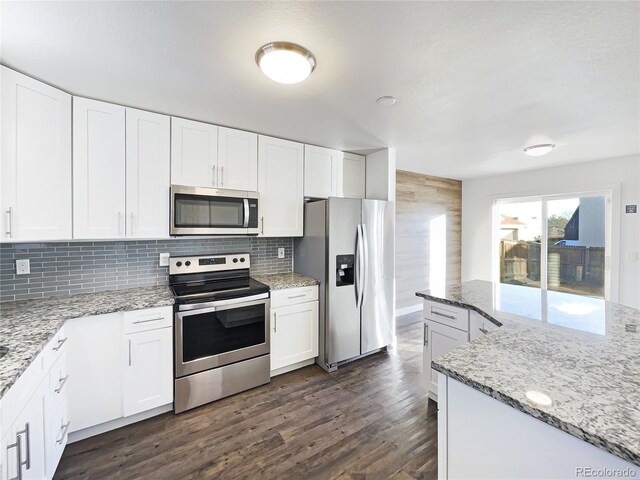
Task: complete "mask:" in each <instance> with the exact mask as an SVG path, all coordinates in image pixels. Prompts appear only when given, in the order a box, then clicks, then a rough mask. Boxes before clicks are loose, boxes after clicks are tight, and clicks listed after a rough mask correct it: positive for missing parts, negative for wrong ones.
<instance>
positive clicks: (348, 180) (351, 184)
mask: <svg viewBox="0 0 640 480" xmlns="http://www.w3.org/2000/svg"><path fill="white" fill-rule="evenodd" d="M365 158H366V157H364V156H363V155H356V154H355V153H346V152H345V153H344V154H343V157H342V166H341V170H340V172H341V174H340V177H341V181H340V185H339V186H338V189H339V194H338V196H339V197H345V198H364V196H365V179H366V170H365Z"/></svg>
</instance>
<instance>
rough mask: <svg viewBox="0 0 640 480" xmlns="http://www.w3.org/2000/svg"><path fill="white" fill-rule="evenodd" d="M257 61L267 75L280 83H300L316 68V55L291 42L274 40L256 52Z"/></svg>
mask: <svg viewBox="0 0 640 480" xmlns="http://www.w3.org/2000/svg"><path fill="white" fill-rule="evenodd" d="M256 63H257V64H258V66H259V67H260V70H262V73H264V74H265V75H266V76H267V77H269V78H270V79H271V80H273V81H275V82H278V83H286V84H291V83H298V82H301V81H303V80H304V79H305V78H307V77H308V76H309V75H310V74H311V72H313V70H314V68H316V57H314V56H313V53H311V52H310V51H309V50H307V49H306V48H304V47H302V46H300V45H297V44H295V43H291V42H272V43H267V44H266V45H263V46H262V47H260V48H259V49H258V51H257V52H256Z"/></svg>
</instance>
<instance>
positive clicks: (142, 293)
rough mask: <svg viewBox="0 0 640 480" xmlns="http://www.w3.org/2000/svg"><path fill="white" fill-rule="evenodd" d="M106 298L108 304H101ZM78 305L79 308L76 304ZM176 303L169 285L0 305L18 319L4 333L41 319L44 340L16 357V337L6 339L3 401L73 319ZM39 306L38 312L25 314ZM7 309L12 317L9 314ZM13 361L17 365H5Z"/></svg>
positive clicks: (0, 391) (0, 362)
mask: <svg viewBox="0 0 640 480" xmlns="http://www.w3.org/2000/svg"><path fill="white" fill-rule="evenodd" d="M100 299H104V301H102V302H101V301H99V300H100ZM56 304H60V305H67V308H65V309H56V308H55V306H56ZM74 304H75V305H74ZM173 304H174V297H173V294H172V292H171V290H170V289H169V287H167V286H161V287H140V288H132V289H124V290H111V291H107V292H100V293H87V294H78V295H70V296H65V297H49V298H44V299H34V300H20V301H16V302H13V301H11V302H0V312H1V313H2V315H3V316H5V317H6V316H9V317H14V318H12V319H11V320H9V321H7V320H6V318H5V319H4V320H3V321H4V322H5V323H0V327H4V328H0V330H5V331H10V330H11V328H9V327H7V326H6V325H7V323H12V322H17V323H21V322H24V321H26V322H28V321H31V322H33V319H34V318H37V319H38V320H40V321H41V322H42V323H43V326H42V328H41V329H39V331H40V332H42V333H43V337H42V338H40V339H38V341H37V342H34V343H33V344H31V345H29V346H28V347H27V350H26V352H23V355H19V356H18V358H13V356H12V355H11V354H12V350H15V348H16V347H13V346H12V345H11V342H12V341H14V342H15V341H16V340H15V339H12V338H8V339H7V338H3V345H5V346H7V347H8V349H9V352H8V353H7V355H6V356H5V357H3V358H1V359H0V367H2V369H3V372H2V373H3V374H5V373H6V377H5V378H0V399H1V398H2V397H3V396H4V395H5V394H6V393H7V391H9V389H10V388H11V387H12V386H13V385H14V384H15V383H16V381H17V380H18V379H19V378H20V375H22V374H23V373H24V371H25V370H26V369H27V368H28V367H29V365H31V363H32V362H33V361H34V360H35V359H36V357H37V356H38V355H39V354H40V352H42V350H43V349H44V347H45V345H46V344H47V343H48V342H49V341H50V340H51V339H52V338H53V337H54V336H55V335H56V334H57V333H58V331H59V330H60V328H62V326H63V325H64V324H65V323H66V321H67V320H71V319H73V318H82V317H89V316H94V315H104V314H108V313H116V312H124V311H130V310H140V309H144V308H154V307H162V306H171V305H173ZM38 305H39V306H40V307H41V308H42V309H45V311H46V312H47V313H46V314H42V313H41V311H39V310H38V309H37V306H38ZM33 306H36V309H35V311H28V312H27V311H22V309H25V310H27V309H31V308H32V307H33ZM7 310H8V311H9V314H8V315H7ZM11 360H13V361H14V362H15V363H14V364H9V365H5V363H6V362H8V361H11Z"/></svg>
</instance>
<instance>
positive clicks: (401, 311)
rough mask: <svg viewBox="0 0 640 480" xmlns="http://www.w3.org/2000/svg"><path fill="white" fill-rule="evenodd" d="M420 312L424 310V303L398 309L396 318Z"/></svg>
mask: <svg viewBox="0 0 640 480" xmlns="http://www.w3.org/2000/svg"><path fill="white" fill-rule="evenodd" d="M420 310H422V303H418V304H416V305H411V306H409V307H404V308H398V309H397V310H396V317H399V316H400V315H406V314H407V313H413V312H419V311H420Z"/></svg>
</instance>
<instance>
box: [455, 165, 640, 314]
mask: <svg viewBox="0 0 640 480" xmlns="http://www.w3.org/2000/svg"><path fill="white" fill-rule="evenodd" d="M611 186H619V192H620V198H619V199H617V198H616V197H615V195H614V199H613V206H612V207H613V215H612V217H613V218H612V222H613V223H612V228H613V231H614V232H619V234H618V235H617V238H618V240H619V245H618V252H619V262H620V265H619V282H618V281H617V280H618V279H613V278H612V281H611V285H612V287H614V286H615V285H616V284H618V293H619V295H618V301H619V302H620V303H623V304H625V305H630V306H633V307H636V308H640V261H638V260H632V259H631V258H630V255H632V254H633V253H635V254H636V255H637V254H638V252H639V251H640V213H636V214H627V213H625V212H624V210H625V205H627V204H638V203H640V157H639V156H630V157H623V158H616V159H608V160H599V161H594V162H587V163H579V164H573V165H565V166H560V167H552V168H544V169H540V170H531V171H527V172H521V173H513V174H506V175H496V176H492V177H483V178H477V179H472V180H465V181H463V182H462V281H467V280H473V279H481V280H491V272H492V261H493V258H494V256H493V253H494V251H493V250H494V246H493V245H492V240H493V232H492V207H493V201H494V200H496V199H498V198H505V197H518V196H530V195H536V194H538V195H540V194H545V195H546V194H555V193H573V192H580V191H588V190H601V189H605V188H610V187H611ZM615 237H616V236H615V235H614V239H613V242H614V245H613V246H612V247H613V248H612V260H613V261H615V258H613V257H614V256H615V255H616V252H615V251H614V250H615V249H616V245H615V242H616V238H615ZM612 299H615V296H614V295H612Z"/></svg>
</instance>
